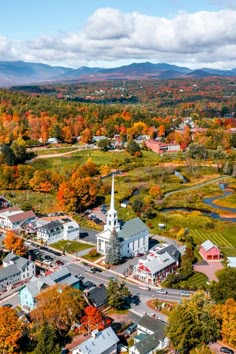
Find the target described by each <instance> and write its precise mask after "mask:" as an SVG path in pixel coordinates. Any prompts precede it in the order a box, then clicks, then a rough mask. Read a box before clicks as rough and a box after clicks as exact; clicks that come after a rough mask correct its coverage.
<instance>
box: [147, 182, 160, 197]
mask: <svg viewBox="0 0 236 354" xmlns="http://www.w3.org/2000/svg"><path fill="white" fill-rule="evenodd" d="M149 194H150V196H151V197H152V198H153V199H157V198H160V197H161V187H160V186H158V185H154V186H151V188H150V189H149Z"/></svg>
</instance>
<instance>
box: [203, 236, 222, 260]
mask: <svg viewBox="0 0 236 354" xmlns="http://www.w3.org/2000/svg"><path fill="white" fill-rule="evenodd" d="M199 253H200V255H201V256H202V258H203V259H205V260H206V261H215V260H219V259H220V258H221V253H220V250H219V248H218V247H217V246H216V245H214V243H212V242H211V241H210V240H207V241H205V242H204V243H202V244H201V246H200V250H199Z"/></svg>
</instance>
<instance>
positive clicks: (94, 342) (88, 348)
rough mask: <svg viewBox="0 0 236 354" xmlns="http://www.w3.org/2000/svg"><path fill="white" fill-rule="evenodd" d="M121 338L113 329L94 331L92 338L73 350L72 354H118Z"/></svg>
mask: <svg viewBox="0 0 236 354" xmlns="http://www.w3.org/2000/svg"><path fill="white" fill-rule="evenodd" d="M118 342H119V338H118V337H117V335H116V334H115V332H114V331H113V329H112V328H111V327H107V328H105V329H104V330H103V331H101V332H99V331H98V330H97V329H95V330H94V331H92V333H91V337H90V338H89V339H87V340H86V341H84V342H83V343H81V344H79V345H77V346H76V347H75V348H72V349H71V351H72V354H88V353H89V354H116V353H117V343H118Z"/></svg>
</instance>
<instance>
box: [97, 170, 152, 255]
mask: <svg viewBox="0 0 236 354" xmlns="http://www.w3.org/2000/svg"><path fill="white" fill-rule="evenodd" d="M114 231H115V232H116V234H117V237H118V238H119V240H120V255H121V257H133V256H137V254H139V253H146V252H148V246H149V244H148V242H149V228H148V227H147V226H146V225H145V224H144V222H143V221H142V220H141V219H140V218H138V217H137V218H134V219H131V220H129V221H127V222H126V223H124V224H122V225H121V224H120V223H119V220H118V216H117V211H116V210H115V196H114V174H113V175H112V187H111V204H110V209H109V210H108V213H107V221H106V224H105V225H104V230H103V231H101V232H100V233H99V234H97V252H99V253H101V254H103V255H106V250H107V248H108V245H109V239H110V236H111V233H112V232H114Z"/></svg>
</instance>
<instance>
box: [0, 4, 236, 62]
mask: <svg viewBox="0 0 236 354" xmlns="http://www.w3.org/2000/svg"><path fill="white" fill-rule="evenodd" d="M0 4H1V12H0V60H25V61H32V62H43V63H46V64H50V65H62V66H71V67H80V66H83V65H87V66H95V65H96V66H104V67H114V66H119V65H123V64H129V63H131V62H134V61H135V62H142V61H147V60H149V61H152V62H169V63H173V64H179V65H184V66H190V67H192V68H198V67H206V66H211V67H217V68H233V67H236V54H234V53H236V29H235V28H236V26H235V24H236V1H235V0H84V1H83V0H33V1H30V0H19V1H18V0H8V1H7V2H6V1H3V0H0Z"/></svg>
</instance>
